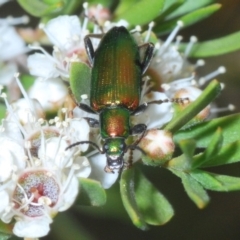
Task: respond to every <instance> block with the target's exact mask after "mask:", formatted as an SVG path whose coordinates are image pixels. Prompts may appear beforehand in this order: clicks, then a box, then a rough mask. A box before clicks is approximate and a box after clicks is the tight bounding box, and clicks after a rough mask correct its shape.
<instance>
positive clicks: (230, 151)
mask: <svg viewBox="0 0 240 240" xmlns="http://www.w3.org/2000/svg"><path fill="white" fill-rule="evenodd" d="M198 157H200V158H201V154H200V155H198V156H195V157H194V158H196V161H198ZM239 161H240V140H239V141H236V142H233V143H230V144H227V145H225V146H223V147H221V149H220V150H219V152H218V153H217V155H216V156H214V157H212V158H210V159H208V160H207V161H206V162H204V163H202V164H201V167H213V166H220V165H224V164H230V163H235V162H239Z"/></svg>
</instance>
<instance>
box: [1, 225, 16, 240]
mask: <svg viewBox="0 0 240 240" xmlns="http://www.w3.org/2000/svg"><path fill="white" fill-rule="evenodd" d="M12 229H13V224H12V223H10V224H6V223H4V222H2V221H0V240H6V239H9V238H10V237H11V236H12Z"/></svg>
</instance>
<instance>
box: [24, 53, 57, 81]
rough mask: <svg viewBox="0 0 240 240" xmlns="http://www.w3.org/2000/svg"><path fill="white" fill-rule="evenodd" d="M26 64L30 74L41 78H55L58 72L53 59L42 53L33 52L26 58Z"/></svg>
mask: <svg viewBox="0 0 240 240" xmlns="http://www.w3.org/2000/svg"><path fill="white" fill-rule="evenodd" d="M27 65H28V68H29V71H30V73H31V74H32V75H34V76H38V77H42V78H46V79H47V78H56V77H58V76H59V72H58V70H57V68H56V63H55V62H54V60H53V59H52V60H51V59H49V58H48V57H47V56H46V55H44V54H42V53H34V54H32V55H30V56H29V57H28V59H27Z"/></svg>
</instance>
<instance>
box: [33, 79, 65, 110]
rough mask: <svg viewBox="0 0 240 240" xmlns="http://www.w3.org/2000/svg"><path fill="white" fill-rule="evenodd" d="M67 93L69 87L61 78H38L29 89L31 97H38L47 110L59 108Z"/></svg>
mask: <svg viewBox="0 0 240 240" xmlns="http://www.w3.org/2000/svg"><path fill="white" fill-rule="evenodd" d="M67 94H68V89H67V87H66V86H65V85H64V83H63V81H62V80H61V79H59V78H50V79H48V80H47V81H41V80H36V81H35V82H34V84H33V86H32V87H31V89H30V91H29V97H31V98H35V99H37V100H38V101H39V102H40V104H41V106H42V107H43V109H44V110H45V111H50V110H54V109H58V108H59V107H60V106H61V105H62V103H63V101H64V100H65V97H66V96H67Z"/></svg>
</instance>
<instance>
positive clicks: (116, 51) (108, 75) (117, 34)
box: [68, 27, 154, 172]
mask: <svg viewBox="0 0 240 240" xmlns="http://www.w3.org/2000/svg"><path fill="white" fill-rule="evenodd" d="M90 37H91V35H89V36H86V37H85V47H86V51H87V54H88V57H89V62H90V65H91V66H92V74H91V89H90V106H88V105H86V104H82V103H80V104H79V107H80V108H81V109H83V110H85V111H87V112H90V113H96V114H99V122H98V121H97V120H94V119H88V120H89V123H90V124H92V125H94V126H96V125H98V126H99V128H100V134H101V138H102V140H103V147H102V150H101V149H100V148H99V147H98V146H97V145H96V144H95V143H93V142H90V141H82V142H77V143H74V144H72V145H71V146H69V147H68V148H70V147H72V146H76V145H78V144H83V143H91V144H93V145H94V146H95V147H96V148H97V149H98V150H99V151H100V152H101V153H104V154H106V158H107V165H106V168H105V171H108V172H113V170H114V169H122V167H123V165H124V160H123V156H124V154H125V153H126V152H127V151H128V150H129V149H131V150H133V149H139V148H138V147H137V144H138V142H139V141H137V142H136V143H134V144H132V145H126V143H125V140H126V138H128V136H129V135H133V134H142V136H143V134H144V132H145V130H146V125H145V124H138V125H136V126H134V127H131V126H130V116H131V115H134V114H138V113H140V112H142V111H144V110H145V109H146V107H147V103H145V104H142V105H139V103H140V96H141V83H142V75H143V73H144V72H145V71H146V69H147V68H148V66H149V64H150V61H151V58H152V55H153V49H154V46H153V44H151V43H146V44H144V45H142V46H138V45H137V44H136V42H135V40H134V39H133V37H132V35H131V34H130V33H129V32H128V31H127V29H126V28H125V27H114V28H112V29H110V30H109V31H108V32H107V33H106V34H105V35H104V37H103V38H102V40H101V42H100V44H99V46H98V48H97V49H96V51H94V49H93V46H92V42H91V40H90ZM92 37H94V36H92ZM141 48H143V49H144V50H145V51H144V56H143V57H142V58H141V57H140V49H141Z"/></svg>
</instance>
